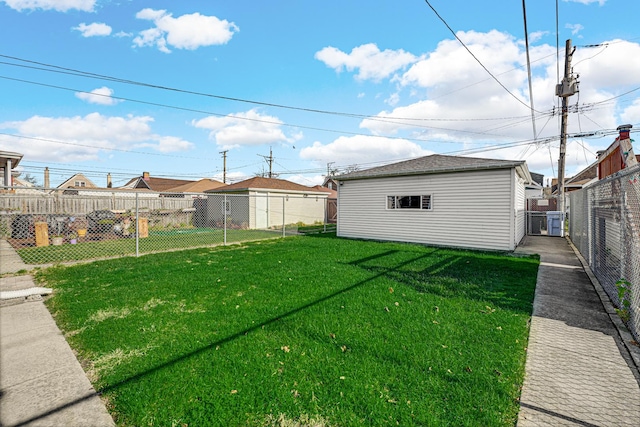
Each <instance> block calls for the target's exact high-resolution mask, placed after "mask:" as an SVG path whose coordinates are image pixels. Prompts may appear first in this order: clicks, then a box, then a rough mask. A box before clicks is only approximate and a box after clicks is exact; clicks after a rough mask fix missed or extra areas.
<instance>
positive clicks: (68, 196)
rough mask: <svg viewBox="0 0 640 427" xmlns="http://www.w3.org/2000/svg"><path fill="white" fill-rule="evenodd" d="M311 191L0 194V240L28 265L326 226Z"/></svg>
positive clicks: (322, 203) (323, 203)
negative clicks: (285, 192) (282, 192)
mask: <svg viewBox="0 0 640 427" xmlns="http://www.w3.org/2000/svg"><path fill="white" fill-rule="evenodd" d="M327 205H328V201H327V198H326V197H322V196H316V195H311V194H309V195H302V194H300V195H291V194H290V195H284V194H273V193H264V194H222V193H155V192H150V191H132V190H129V191H116V190H99V189H90V190H89V189H87V190H80V189H73V190H56V189H51V190H44V189H39V190H38V191H35V190H29V192H25V193H21V189H20V188H13V189H9V191H5V192H3V193H0V239H4V240H6V241H7V242H8V243H9V244H10V246H11V247H12V248H13V250H15V252H16V253H17V254H18V255H19V256H20V258H21V259H22V261H23V262H24V263H26V264H28V265H47V264H55V263H65V262H74V261H81V260H91V259H101V258H112V257H120V256H134V255H135V256H138V255H141V254H146V253H152V252H163V251H173V250H180V249H186V248H197V247H206V246H214V245H225V244H229V243H237V242H243V241H253V240H261V239H271V238H277V237H285V236H289V235H293V234H299V233H300V232H307V231H331V229H332V227H333V229H335V225H328V224H327V222H326V220H327V219H328V212H327Z"/></svg>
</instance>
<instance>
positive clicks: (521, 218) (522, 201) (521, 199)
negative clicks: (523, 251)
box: [514, 171, 527, 246]
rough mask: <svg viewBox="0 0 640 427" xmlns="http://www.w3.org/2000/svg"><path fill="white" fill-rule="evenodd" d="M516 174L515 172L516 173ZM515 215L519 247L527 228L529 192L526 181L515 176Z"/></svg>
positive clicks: (516, 240)
mask: <svg viewBox="0 0 640 427" xmlns="http://www.w3.org/2000/svg"><path fill="white" fill-rule="evenodd" d="M514 172H515V171H514ZM514 175H515V177H514V179H515V215H516V230H515V241H514V243H515V245H516V246H517V245H518V244H519V243H520V241H521V240H522V239H523V238H524V236H525V234H526V231H527V230H526V228H527V223H526V222H527V219H526V215H527V190H526V187H525V185H524V181H523V180H522V179H521V178H519V177H518V175H517V174H515V173H514Z"/></svg>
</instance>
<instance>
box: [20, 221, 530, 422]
mask: <svg viewBox="0 0 640 427" xmlns="http://www.w3.org/2000/svg"><path fill="white" fill-rule="evenodd" d="M313 237H316V238H335V234H332V233H327V234H326V235H324V234H317V235H313ZM439 251H440V250H439V249H433V250H432V251H430V252H428V253H422V254H420V255H419V256H414V257H410V258H409V259H406V258H405V259H402V260H398V262H393V257H394V256H398V257H400V256H403V257H404V256H406V254H407V252H404V251H400V250H388V251H385V252H381V253H378V254H374V255H371V256H369V257H365V258H361V259H359V260H356V261H352V262H350V263H349V264H351V265H354V266H358V267H360V268H363V269H365V270H367V271H370V272H371V273H373V274H372V276H370V277H369V278H367V279H364V280H361V281H359V282H357V283H354V284H352V285H350V286H347V287H345V288H343V289H340V290H337V291H335V292H332V293H330V294H328V295H326V296H324V297H322V298H318V299H316V300H314V301H311V302H309V303H306V304H303V305H301V306H299V307H297V308H295V309H292V310H289V311H287V312H284V313H282V314H280V315H277V316H274V317H271V318H270V319H267V320H265V321H263V322H260V323H258V324H255V325H253V326H251V327H249V328H246V329H243V330H241V331H239V332H236V333H234V334H231V335H229V336H227V337H225V338H222V339H220V340H217V341H214V342H212V343H210V344H207V345H205V346H203V347H201V348H199V349H197V350H194V351H192V352H189V353H186V354H184V355H182V356H179V357H175V358H173V359H171V360H168V361H166V362H163V363H161V364H158V365H157V366H155V367H153V368H150V369H147V370H145V371H143V372H139V373H137V374H135V375H132V376H130V377H129V378H126V379H124V380H122V381H119V382H116V383H114V384H110V385H107V386H105V387H102V388H100V389H99V390H98V394H103V393H108V392H111V391H115V390H117V389H118V388H120V387H123V386H126V385H128V384H130V383H133V382H136V381H138V380H140V379H142V378H145V377H147V376H150V375H153V374H154V373H156V372H158V371H161V370H164V369H167V368H171V367H172V366H174V365H176V364H178V363H181V362H183V361H185V360H187V359H190V358H192V357H196V356H198V355H200V354H202V353H205V352H208V351H211V350H214V349H216V347H218V346H222V345H224V344H226V343H229V342H231V341H234V340H236V339H238V338H241V337H244V336H246V335H248V334H249V333H252V332H254V331H257V330H261V329H262V328H263V327H266V326H269V325H271V324H273V323H275V322H278V321H280V320H282V319H285V318H288V317H291V316H294V315H296V314H298V313H300V312H303V311H305V310H307V309H309V308H311V307H314V306H316V305H318V304H321V303H324V302H326V301H328V300H331V299H333V298H336V297H338V296H340V295H343V294H345V293H348V292H351V291H353V290H355V289H357V288H360V287H362V286H365V285H367V284H369V283H371V282H374V281H376V280H378V279H380V278H387V279H390V280H394V281H396V282H398V283H403V284H406V285H407V286H410V287H412V288H414V289H415V290H416V291H418V292H430V293H434V294H437V295H441V296H443V297H449V296H453V295H454V294H456V295H459V294H460V292H461V287H462V289H463V291H464V293H465V297H467V298H472V299H476V300H482V301H491V302H492V304H494V305H495V306H500V307H504V308H508V309H511V310H524V311H527V312H530V311H531V302H532V300H533V288H534V287H535V286H531V289H532V290H531V292H521V293H519V294H518V295H519V296H518V295H515V296H513V297H507V298H505V295H504V289H502V288H500V287H498V289H492V288H491V286H488V285H483V284H481V283H480V284H476V283H467V282H462V281H460V280H459V278H460V277H461V276H463V275H465V274H466V275H468V274H469V270H468V269H469V268H472V269H478V268H481V265H479V264H482V262H480V263H479V262H478V260H477V259H476V258H473V257H471V256H470V257H464V256H444V257H443V258H442V259H441V260H439V261H438V262H436V263H431V262H427V261H426V260H427V259H429V258H432V257H433V255H434V254H437V253H438V252H439ZM471 260H475V262H473V263H472V261H471ZM493 261H494V264H493V265H492V268H500V266H501V265H502V264H501V261H500V260H493ZM496 262H497V264H495V263H496ZM503 262H504V263H505V264H504V265H502V266H503V267H506V266H507V264H509V269H512V268H513V265H512V264H510V263H511V262H512V261H510V260H509V259H507V260H504V261H503ZM384 264H388V266H385V265H384ZM420 264H428V266H427V267H426V268H422V269H417V270H411V269H409V268H408V267H410V266H413V267H415V266H416V265H420ZM469 264H472V265H471V266H470V265H469ZM526 264H527V265H528V268H534V267H533V264H532V263H530V262H529V263H526ZM535 268H536V269H537V265H535ZM509 269H507V270H509ZM528 272H530V271H528ZM498 274H504V272H500V273H498ZM94 396H95V394H94V393H89V394H87V395H86V396H84V397H82V398H79V399H76V400H74V401H72V402H68V403H65V404H64V405H61V406H59V407H57V408H54V409H52V410H49V411H47V412H45V413H42V414H40V415H36V416H34V417H32V418H30V419H28V420H25V421H23V422H21V423H20V424H16V426H15V427H18V426H25V425H27V424H30V423H33V422H35V421H37V420H40V419H42V418H44V417H47V416H49V415H52V414H54V413H56V412H58V411H60V410H63V409H66V408H68V407H71V406H73V405H76V404H79V403H81V402H83V401H85V400H87V399H90V398H92V397H94Z"/></svg>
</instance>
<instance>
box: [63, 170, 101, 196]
mask: <svg viewBox="0 0 640 427" xmlns="http://www.w3.org/2000/svg"><path fill="white" fill-rule="evenodd" d="M57 188H58V189H65V188H72V189H76V190H80V189H86V188H98V186H97V185H95V184H94V183H93V181H91V180H90V179H89V178H87V177H86V176H84V175H83V174H81V173H76V174H74V175H72V176H71V178H68V179H67V180H66V181H64V182H63V183H62V184H60V185H58V187H57ZM65 194H67V193H66V192H65Z"/></svg>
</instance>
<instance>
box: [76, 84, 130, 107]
mask: <svg viewBox="0 0 640 427" xmlns="http://www.w3.org/2000/svg"><path fill="white" fill-rule="evenodd" d="M112 96H113V89H110V88H108V87H106V86H102V87H99V88H97V89H94V90H92V91H91V92H76V97H77V98H79V99H81V100H83V101H86V102H88V103H89V104H99V105H116V104H117V103H118V102H120V101H119V100H117V99H114V98H112Z"/></svg>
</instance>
